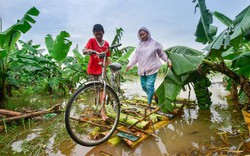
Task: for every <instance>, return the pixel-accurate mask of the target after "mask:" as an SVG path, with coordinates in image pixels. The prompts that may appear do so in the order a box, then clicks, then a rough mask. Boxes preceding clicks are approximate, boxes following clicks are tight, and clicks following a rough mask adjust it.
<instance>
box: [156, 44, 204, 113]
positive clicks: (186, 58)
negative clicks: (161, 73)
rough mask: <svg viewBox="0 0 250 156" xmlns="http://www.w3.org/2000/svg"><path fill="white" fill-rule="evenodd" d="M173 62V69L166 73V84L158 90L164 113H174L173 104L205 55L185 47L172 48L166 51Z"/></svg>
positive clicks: (163, 83) (162, 84)
mask: <svg viewBox="0 0 250 156" xmlns="http://www.w3.org/2000/svg"><path fill="white" fill-rule="evenodd" d="M165 52H166V53H168V56H169V58H170V60H171V61H172V64H173V66H172V69H171V70H168V72H167V73H166V76H165V79H164V82H162V83H161V85H160V86H159V87H158V88H157V90H156V93H157V94H158V96H159V98H160V99H159V101H160V106H161V107H162V110H163V111H172V109H173V105H172V102H174V101H175V100H176V97H177V96H178V94H179V93H180V91H181V89H182V88H183V87H184V85H185V84H186V83H188V82H187V79H188V78H189V76H190V75H189V73H193V71H194V70H196V69H197V66H198V65H200V64H201V62H202V59H203V57H204V56H203V53H202V52H200V51H198V50H194V49H191V48H188V47H184V46H176V47H171V48H169V49H167V50H165Z"/></svg>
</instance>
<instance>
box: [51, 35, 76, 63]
mask: <svg viewBox="0 0 250 156" xmlns="http://www.w3.org/2000/svg"><path fill="white" fill-rule="evenodd" d="M68 37H70V35H69V33H68V32H66V31H61V32H60V34H59V35H57V37H56V39H55V43H54V47H53V52H52V57H53V58H54V59H55V60H56V61H58V62H62V61H63V60H64V59H65V58H66V57H67V55H68V52H69V49H70V46H71V45H72V42H71V41H70V40H68V39H67V38H68Z"/></svg>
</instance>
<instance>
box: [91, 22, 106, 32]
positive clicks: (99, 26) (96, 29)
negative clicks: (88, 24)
mask: <svg viewBox="0 0 250 156" xmlns="http://www.w3.org/2000/svg"><path fill="white" fill-rule="evenodd" d="M95 31H102V32H103V33H104V29H103V26H102V25H101V24H95V25H94V26H93V32H95Z"/></svg>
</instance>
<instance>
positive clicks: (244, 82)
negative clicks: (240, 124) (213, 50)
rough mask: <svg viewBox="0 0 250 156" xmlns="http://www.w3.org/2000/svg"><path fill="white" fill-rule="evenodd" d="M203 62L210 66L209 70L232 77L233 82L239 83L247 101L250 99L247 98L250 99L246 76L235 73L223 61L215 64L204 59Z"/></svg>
mask: <svg viewBox="0 0 250 156" xmlns="http://www.w3.org/2000/svg"><path fill="white" fill-rule="evenodd" d="M203 63H205V64H206V65H208V66H209V67H210V68H211V70H213V71H218V72H220V73H222V74H225V75H226V76H228V77H230V78H231V79H233V80H234V81H235V83H237V84H239V85H240V87H241V89H242V90H243V92H244V93H245V94H246V96H247V97H248V101H250V100H249V99H250V81H249V79H248V78H245V77H244V76H241V75H238V74H236V73H235V72H233V71H232V70H230V69H229V68H228V67H227V66H226V64H225V63H224V62H221V63H220V64H215V63H214V62H211V61H209V60H206V59H204V60H203ZM248 104H250V103H248Z"/></svg>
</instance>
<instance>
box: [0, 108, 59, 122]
mask: <svg viewBox="0 0 250 156" xmlns="http://www.w3.org/2000/svg"><path fill="white" fill-rule="evenodd" d="M58 110H59V105H56V106H54V107H53V108H50V109H48V110H45V111H39V112H32V113H27V114H22V115H19V116H14V117H9V118H5V119H2V120H0V124H2V123H4V122H5V123H7V122H11V121H16V120H20V119H25V118H30V117H34V116H39V115H43V114H48V113H53V112H58Z"/></svg>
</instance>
